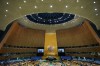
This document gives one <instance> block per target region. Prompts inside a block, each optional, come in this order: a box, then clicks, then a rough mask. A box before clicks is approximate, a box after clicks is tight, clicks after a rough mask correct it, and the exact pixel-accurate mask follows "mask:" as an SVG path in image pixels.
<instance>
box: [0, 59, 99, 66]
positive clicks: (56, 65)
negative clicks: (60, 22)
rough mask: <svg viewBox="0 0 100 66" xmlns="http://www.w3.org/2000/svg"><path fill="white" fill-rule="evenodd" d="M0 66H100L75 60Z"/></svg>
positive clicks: (22, 62)
mask: <svg viewBox="0 0 100 66" xmlns="http://www.w3.org/2000/svg"><path fill="white" fill-rule="evenodd" d="M0 66H100V65H98V64H94V63H89V62H82V61H76V60H61V61H48V60H47V61H46V60H45V61H42V62H41V61H39V60H37V61H32V60H31V61H30V60H27V61H21V62H10V63H8V64H1V65H0Z"/></svg>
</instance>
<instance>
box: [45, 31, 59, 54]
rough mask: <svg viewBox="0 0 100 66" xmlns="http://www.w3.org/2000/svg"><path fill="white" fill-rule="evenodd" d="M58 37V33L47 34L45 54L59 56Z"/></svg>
mask: <svg viewBox="0 0 100 66" xmlns="http://www.w3.org/2000/svg"><path fill="white" fill-rule="evenodd" d="M57 55H58V50H57V38H56V33H46V34H45V46H44V56H57Z"/></svg>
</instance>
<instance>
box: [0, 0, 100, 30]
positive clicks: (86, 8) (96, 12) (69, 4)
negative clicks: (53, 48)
mask: <svg viewBox="0 0 100 66" xmlns="http://www.w3.org/2000/svg"><path fill="white" fill-rule="evenodd" d="M99 4H100V0H20V1H19V0H1V1H0V15H1V16H0V18H1V19H0V29H1V30H5V28H6V26H7V25H8V24H9V23H11V22H12V21H14V20H17V21H18V22H19V23H21V24H22V25H25V26H27V27H30V28H37V29H53V28H55V29H63V28H69V27H73V26H76V25H79V24H81V23H82V22H83V20H84V18H85V19H88V20H90V21H92V22H93V23H94V24H96V26H97V28H98V29H100V22H99V21H100V20H99V19H100V9H99V8H100V5H99ZM52 18H53V19H52ZM35 19H36V20H35ZM52 24H54V25H52Z"/></svg>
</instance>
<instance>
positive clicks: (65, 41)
mask: <svg viewBox="0 0 100 66" xmlns="http://www.w3.org/2000/svg"><path fill="white" fill-rule="evenodd" d="M86 24H87V23H86V22H84V23H83V24H81V25H78V26H76V27H73V28H69V29H61V30H57V31H56V33H57V42H58V47H67V46H84V45H92V44H97V43H98V42H97V40H96V38H95V37H94V35H93V34H92V33H91V31H90V29H89V28H87V27H88V26H90V25H86ZM92 31H93V30H92ZM95 35H96V34H95Z"/></svg>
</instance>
